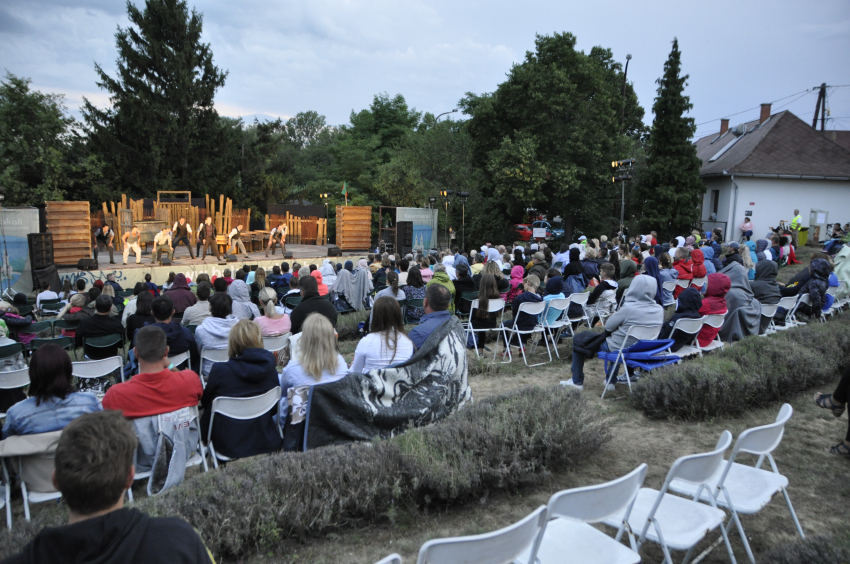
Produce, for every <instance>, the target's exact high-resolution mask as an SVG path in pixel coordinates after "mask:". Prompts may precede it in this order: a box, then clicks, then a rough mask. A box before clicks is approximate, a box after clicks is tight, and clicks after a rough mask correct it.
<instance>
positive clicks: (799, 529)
mask: <svg viewBox="0 0 850 564" xmlns="http://www.w3.org/2000/svg"><path fill="white" fill-rule="evenodd" d="M782 495H784V496H785V503H787V504H788V511H790V512H791V518H792V519H794V526H796V527H797V532H798V533H800V538H801V539H804V538H806V533H804V532H803V527H801V526H800V520H799V519H797V512H796V511H794V506H793V505H791V498H790V497H788V491H787V490H786V489H785V488H782Z"/></svg>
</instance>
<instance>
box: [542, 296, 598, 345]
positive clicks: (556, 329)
mask: <svg viewBox="0 0 850 564" xmlns="http://www.w3.org/2000/svg"><path fill="white" fill-rule="evenodd" d="M586 295H589V294H586ZM585 301H587V300H585ZM571 303H572V300H571V299H570V298H555V299H554V300H550V301H548V302H546V309H545V310H544V312H543V314H542V315H541V323H542V324H543V335H544V338H546V337H547V336H548V338H549V339H550V340H551V341H552V348H553V349H555V355H556V356H557V357H558V358H561V355H560V353H559V352H558V338H559V337H560V336H561V332H562V331H563V330H564V329H565V328H567V327H570V332H572V325H571V324H570V320H569V319H567V315H568V312H569V308H570V304H571ZM553 311H556V312H558V313H557V317H555V315H554V314H553V313H552V312H553ZM550 317H555V320H554V321H549V318H550Z"/></svg>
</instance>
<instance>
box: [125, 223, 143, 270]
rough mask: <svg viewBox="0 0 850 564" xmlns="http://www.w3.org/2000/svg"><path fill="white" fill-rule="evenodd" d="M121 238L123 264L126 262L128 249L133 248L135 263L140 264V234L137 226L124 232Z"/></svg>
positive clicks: (128, 254) (128, 253)
mask: <svg viewBox="0 0 850 564" xmlns="http://www.w3.org/2000/svg"><path fill="white" fill-rule="evenodd" d="M121 239H122V240H123V241H124V264H127V257H129V256H130V249H133V252H134V253H136V264H142V247H140V246H139V242H140V241H141V240H142V234H141V233H140V232H139V228H138V227H133V229H131V230H130V231H128V232H126V233H124V236H123V237H122V238H121Z"/></svg>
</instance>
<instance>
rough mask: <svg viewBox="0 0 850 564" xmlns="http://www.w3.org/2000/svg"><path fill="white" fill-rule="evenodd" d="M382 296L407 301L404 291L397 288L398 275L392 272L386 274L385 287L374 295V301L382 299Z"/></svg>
mask: <svg viewBox="0 0 850 564" xmlns="http://www.w3.org/2000/svg"><path fill="white" fill-rule="evenodd" d="M384 296H386V297H390V298H392V299H394V300H397V301H401V300H405V299H407V298H406V294H405V293H404V290H402V289H401V288H399V285H398V274H396V273H395V272H393V271H392V270H391V271H389V272H387V287H386V288H384V289H383V290H381V291H380V292H378V293H377V294H376V295H375V300H376V301H377V299H378V298H383V297H384Z"/></svg>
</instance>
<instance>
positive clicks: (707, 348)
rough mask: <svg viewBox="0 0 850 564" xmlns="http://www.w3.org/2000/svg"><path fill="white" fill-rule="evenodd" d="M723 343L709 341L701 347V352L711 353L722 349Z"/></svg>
mask: <svg viewBox="0 0 850 564" xmlns="http://www.w3.org/2000/svg"><path fill="white" fill-rule="evenodd" d="M723 344H724V343H723V341H716V340H715V341H711V342H710V343H708V344H707V345H706V346H704V347H702V352H708V351H713V350H714V349H722V348H723Z"/></svg>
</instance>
